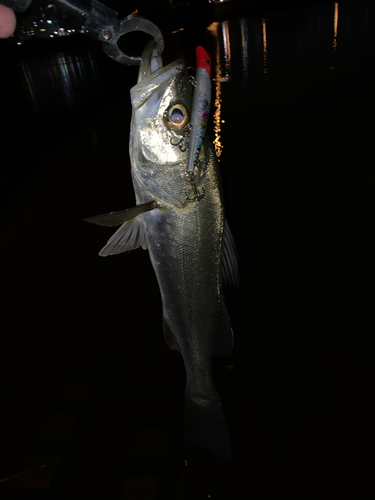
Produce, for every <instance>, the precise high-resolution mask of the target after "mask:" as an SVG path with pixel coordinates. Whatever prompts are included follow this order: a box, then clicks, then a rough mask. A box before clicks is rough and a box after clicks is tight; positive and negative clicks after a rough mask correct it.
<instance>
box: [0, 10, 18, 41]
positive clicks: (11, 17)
mask: <svg viewBox="0 0 375 500" xmlns="http://www.w3.org/2000/svg"><path fill="white" fill-rule="evenodd" d="M15 29H16V15H15V13H14V11H13V10H12V9H10V8H9V7H6V6H5V5H1V4H0V38H8V37H9V36H11V35H13V33H14V30H15Z"/></svg>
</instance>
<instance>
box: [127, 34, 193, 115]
mask: <svg viewBox="0 0 375 500" xmlns="http://www.w3.org/2000/svg"><path fill="white" fill-rule="evenodd" d="M155 48H156V41H155V40H152V41H151V42H149V43H148V44H147V45H146V47H145V49H144V51H143V54H142V60H141V64H140V67H139V73H138V82H137V84H136V85H134V87H132V88H131V89H130V98H131V102H132V106H133V109H134V110H139V109H140V108H141V107H143V105H144V104H145V103H146V102H147V104H148V105H147V108H148V110H147V115H148V116H154V115H156V113H157V109H158V104H159V103H160V100H161V97H162V95H163V93H164V89H165V88H166V87H167V85H168V84H169V83H170V82H171V81H172V79H173V78H175V76H176V75H177V74H179V73H181V72H183V71H184V70H185V61H184V59H183V58H179V59H177V60H176V61H173V62H171V63H170V64H167V65H166V66H164V67H163V63H162V58H161V56H154V55H153V52H154V49H155Z"/></svg>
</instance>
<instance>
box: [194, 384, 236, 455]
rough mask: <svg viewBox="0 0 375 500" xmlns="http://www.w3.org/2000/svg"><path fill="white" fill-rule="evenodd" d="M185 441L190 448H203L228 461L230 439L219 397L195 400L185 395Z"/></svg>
mask: <svg viewBox="0 0 375 500" xmlns="http://www.w3.org/2000/svg"><path fill="white" fill-rule="evenodd" d="M184 440H185V444H186V445H187V446H189V447H196V446H198V447H201V448H204V449H206V450H208V451H210V452H212V453H213V454H215V455H217V456H219V457H220V458H224V459H226V460H228V459H229V458H230V454H231V446H230V437H229V432H228V427H227V424H226V422H225V418H224V413H223V408H222V406H221V403H220V399H219V396H216V397H214V398H209V399H205V398H194V397H191V396H190V395H189V394H187V393H186V394H185V406H184Z"/></svg>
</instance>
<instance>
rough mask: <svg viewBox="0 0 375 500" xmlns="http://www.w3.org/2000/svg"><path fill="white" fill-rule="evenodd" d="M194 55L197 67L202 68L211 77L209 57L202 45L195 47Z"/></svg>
mask: <svg viewBox="0 0 375 500" xmlns="http://www.w3.org/2000/svg"><path fill="white" fill-rule="evenodd" d="M195 56H196V58H197V68H204V69H205V70H206V71H207V73H208V76H209V77H210V78H211V58H210V56H209V55H208V54H207V52H206V50H205V49H204V48H203V47H197V48H196V49H195Z"/></svg>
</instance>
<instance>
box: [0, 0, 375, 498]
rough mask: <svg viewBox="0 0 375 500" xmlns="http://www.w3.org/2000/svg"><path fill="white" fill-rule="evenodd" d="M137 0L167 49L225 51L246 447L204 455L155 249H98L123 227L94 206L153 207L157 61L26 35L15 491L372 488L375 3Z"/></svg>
mask: <svg viewBox="0 0 375 500" xmlns="http://www.w3.org/2000/svg"><path fill="white" fill-rule="evenodd" d="M111 6H112V7H113V8H117V7H116V5H111ZM128 7H129V10H127V11H126V12H125V8H124V7H123V10H124V12H122V11H121V9H120V8H117V10H119V11H120V17H122V16H125V15H127V14H129V13H130V12H131V11H132V9H133V7H132V9H130V7H131V6H130V5H129V6H128ZM135 7H138V8H139V11H140V13H141V14H143V15H146V16H147V17H149V18H150V19H152V20H153V21H154V22H156V24H158V25H160V27H161V28H162V29H163V32H164V33H165V35H166V36H165V42H166V49H165V52H164V56H165V62H166V63H168V62H170V61H171V60H173V59H174V58H176V57H178V56H180V55H181V54H183V53H185V55H186V57H187V59H188V60H190V61H191V62H192V63H193V65H194V48H195V46H196V45H197V44H198V43H199V44H203V45H204V46H205V47H206V48H207V50H208V51H209V53H210V54H211V57H212V61H213V64H214V77H215V81H214V82H213V99H212V102H213V109H212V116H211V123H210V135H211V137H212V139H214V138H215V137H216V139H217V141H216V145H217V147H218V146H220V145H221V147H219V153H220V152H221V154H220V167H221V171H222V177H223V186H224V197H225V205H226V211H227V217H228V219H229V222H230V225H231V228H232V231H233V234H234V237H235V240H236V244H237V249H238V254H239V263H240V274H241V287H240V289H238V290H230V289H229V290H226V291H225V295H226V303H227V307H228V310H229V313H230V315H231V320H232V325H233V330H234V334H235V349H234V351H233V353H232V354H231V355H230V356H229V357H228V358H225V359H220V360H215V361H214V369H215V377H216V379H217V384H218V387H219V390H220V392H221V396H222V400H223V406H224V410H225V412H226V415H227V419H228V424H229V427H230V431H231V434H232V441H233V456H232V458H231V460H230V461H229V462H228V463H221V461H220V460H217V459H215V458H212V457H209V456H206V455H205V454H204V453H201V454H198V456H197V455H194V453H193V454H191V455H189V454H187V453H186V452H185V451H184V448H183V445H182V433H181V416H182V404H183V390H184V368H183V364H182V360H181V358H180V356H179V354H178V353H176V352H171V351H169V350H168V349H167V347H166V346H165V344H164V341H163V337H162V328H161V301H160V295H159V290H158V287H157V283H156V279H155V277H154V273H153V270H152V267H151V265H150V262H149V258H148V255H147V252H144V251H136V252H132V253H130V254H124V255H119V256H115V257H111V258H107V259H102V258H99V257H98V255H97V254H98V251H99V250H100V249H101V248H102V246H104V244H105V242H106V241H107V239H108V238H109V237H110V235H111V234H112V232H113V231H112V230H110V229H108V230H107V229H105V228H99V227H95V226H90V225H87V224H85V223H83V222H82V219H84V218H85V217H89V216H92V215H96V214H99V213H105V212H109V211H113V210H121V209H124V208H128V207H131V206H133V205H134V194H133V188H132V185H131V179H130V163H129V157H128V136H129V126H130V118H131V106H130V99H129V90H130V88H131V87H132V86H133V85H134V84H135V82H136V78H137V72H138V68H136V67H126V66H121V65H119V64H117V63H115V62H114V61H112V60H110V59H109V58H108V57H107V56H106V55H105V54H104V52H103V51H102V48H101V47H100V44H98V43H97V42H95V41H92V40H90V39H88V38H86V37H83V36H81V35H76V36H70V37H64V39H62V38H59V39H51V40H37V41H35V40H26V41H24V42H23V44H22V45H20V46H18V45H17V44H16V43H14V42H16V41H17V40H18V38H17V36H18V37H20V34H19V33H18V35H17V34H16V38H14V39H12V40H11V41H10V42H6V41H2V42H1V45H0V62H1V71H0V106H1V108H0V148H1V149H0V161H1V165H0V167H1V168H0V195H1V201H0V203H1V214H0V216H1V241H0V249H1V261H2V274H1V285H2V286H1V288H2V298H1V316H0V332H1V345H0V360H1V368H0V377H1V378H0V407H1V429H2V431H1V446H0V450H1V452H0V455H1V460H0V463H1V474H0V480H1V482H0V495H1V498H4V499H5V498H13V499H15V498H18V499H21V498H22V499H26V498H37V499H42V498H56V499H64V500H65V499H69V500H74V499H77V500H78V499H79V500H82V499H86V498H87V499H89V498H90V499H92V498H124V499H125V498H126V499H127V500H128V499H138V498H142V499H145V498H150V499H155V500H159V499H162V500H168V499H191V498H194V499H200V498H207V497H208V496H207V495H208V494H210V495H211V498H226V499H234V500H237V499H242V498H243V499H245V498H246V499H247V498H250V496H252V497H253V498H256V499H263V498H267V499H268V498H270V499H271V498H272V499H274V498H288V499H290V498H296V499H301V498H303V499H307V498H317V497H318V496H319V498H322V497H323V498H340V499H342V498H361V499H365V498H366V499H367V498H369V499H370V498H373V496H374V493H375V492H374V486H373V481H372V476H373V467H374V459H373V456H372V450H373V445H374V431H373V418H374V414H373V404H372V396H373V380H374V376H373V375H374V374H373V350H372V335H373V320H372V316H373V300H372V298H373V291H372V289H373V253H374V252H373V250H374V244H373V236H372V232H373V231H372V228H373V213H374V186H375V179H374V173H373V161H372V144H373V140H372V137H373V123H372V117H373V116H374V97H373V96H374V84H375V78H374V76H375V75H374V60H375V59H374V22H375V13H374V8H373V6H372V4H371V2H366V1H359V2H358V1H356V2H354V1H343V2H338V3H336V4H335V3H334V2H321V3H319V4H316V5H314V4H310V3H307V2H306V3H300V4H298V3H297V2H294V3H291V4H289V5H286V4H283V5H282V6H281V5H280V3H278V4H277V5H276V4H275V3H272V2H267V3H262V2H256V3H251V2H248V3H242V4H240V3H237V2H226V3H223V5H222V4H217V5H216V6H215V9H214V10H212V8H209V7H207V9H206V10H205V12H204V15H203V14H202V15H201V16H199V15H197V14H196V10H194V9H196V5H195V4H193V5H186V4H183V5H179V6H178V8H177V12H176V11H174V12H170V9H171V7H170V6H169V4H168V5H166V4H157V3H151V2H149V3H148V2H144V3H142V4H139V5H136V6H135ZM175 10H176V9H175ZM198 12H199V9H198ZM210 16H211V17H210ZM197 19H198V20H197ZM335 19H336V20H335ZM212 21H214V22H215V23H216V24H211V22H212ZM25 22H26V21H25ZM21 24H22V20H20V21H19V27H20V26H21ZM181 26H182V27H183V28H184V29H183V30H182V31H179V32H178V33H173V34H168V33H170V31H174V30H175V29H178V28H180V27H181ZM206 27H208V29H207V30H206ZM146 40H147V37H142V36H139V37H138V36H134V37H133V39H129V40H128V41H127V44H126V48H127V49H128V48H129V47H131V48H132V51H133V50H134V53H137V52H139V51H141V50H142V47H143V45H144V43H145V41H146ZM218 126H219V128H217V127H218ZM215 127H216V128H215ZM215 134H216V135H215ZM218 141H219V143H220V144H218ZM185 459H187V464H188V465H187V466H186V465H185ZM42 466H46V467H42Z"/></svg>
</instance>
